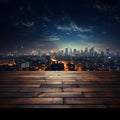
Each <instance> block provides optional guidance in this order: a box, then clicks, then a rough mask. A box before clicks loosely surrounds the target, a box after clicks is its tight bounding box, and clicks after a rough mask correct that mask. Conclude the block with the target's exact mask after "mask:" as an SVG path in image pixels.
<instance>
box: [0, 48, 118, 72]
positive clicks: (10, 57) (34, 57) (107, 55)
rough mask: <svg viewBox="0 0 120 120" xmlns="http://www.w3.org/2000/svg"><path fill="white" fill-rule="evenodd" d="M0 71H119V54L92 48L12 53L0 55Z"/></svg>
mask: <svg viewBox="0 0 120 120" xmlns="http://www.w3.org/2000/svg"><path fill="white" fill-rule="evenodd" d="M0 71H120V52H119V51H118V52H111V51H110V49H108V48H107V49H106V50H104V51H100V50H99V51H95V49H94V47H92V48H90V49H88V48H85V49H84V50H82V49H81V50H77V49H71V48H65V49H64V50H56V51H53V50H51V51H48V52H46V53H45V52H42V51H41V50H40V49H37V53H36V54H35V51H32V52H31V54H20V53H18V51H14V52H13V53H11V52H10V53H9V54H7V55H6V54H1V55H0Z"/></svg>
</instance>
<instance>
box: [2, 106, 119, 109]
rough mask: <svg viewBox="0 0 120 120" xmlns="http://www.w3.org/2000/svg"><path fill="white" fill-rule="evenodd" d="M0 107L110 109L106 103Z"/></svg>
mask: <svg viewBox="0 0 120 120" xmlns="http://www.w3.org/2000/svg"><path fill="white" fill-rule="evenodd" d="M0 108H2V109H5V108H7V109H8V108H16V109H17V108H61V109H62V108H63V109H64V108H70V109H72V108H102V109H103V108H104V109H108V107H107V106H106V105H0ZM118 108H120V106H119V107H118Z"/></svg>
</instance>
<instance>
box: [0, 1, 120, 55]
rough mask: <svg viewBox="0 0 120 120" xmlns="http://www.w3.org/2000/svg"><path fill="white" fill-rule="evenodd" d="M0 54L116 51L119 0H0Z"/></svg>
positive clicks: (118, 42)
mask: <svg viewBox="0 0 120 120" xmlns="http://www.w3.org/2000/svg"><path fill="white" fill-rule="evenodd" d="M0 13H1V14H0V15H1V20H0V26H1V27H0V34H1V35H0V40H1V44H0V53H9V52H11V51H12V52H13V51H15V50H18V51H20V52H22V53H31V51H35V50H37V49H38V48H40V49H41V50H43V51H49V50H56V49H64V48H72V49H74V48H76V49H85V48H86V47H88V48H91V47H95V48H96V49H97V50H98V49H101V50H105V49H106V48H109V49H110V50H112V51H119V50H120V49H119V46H120V41H119V38H120V34H119V33H120V14H119V13H120V1H119V0H109V1H104V0H57V1H56V0H51V1H49V0H39V1H37V0H0Z"/></svg>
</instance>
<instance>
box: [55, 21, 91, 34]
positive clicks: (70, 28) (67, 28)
mask: <svg viewBox="0 0 120 120" xmlns="http://www.w3.org/2000/svg"><path fill="white" fill-rule="evenodd" d="M57 30H62V31H73V32H93V30H92V29H91V28H82V27H79V26H78V25H77V24H75V23H74V22H71V23H70V24H69V25H68V26H60V25H58V26H57Z"/></svg>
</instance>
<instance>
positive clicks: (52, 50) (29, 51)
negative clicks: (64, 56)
mask: <svg viewBox="0 0 120 120" xmlns="http://www.w3.org/2000/svg"><path fill="white" fill-rule="evenodd" d="M92 47H93V48H94V51H96V52H101V51H103V52H105V51H106V49H109V50H110V52H112V53H115V52H120V50H112V49H110V48H109V47H108V48H105V49H100V48H96V47H95V46H92ZM92 47H84V48H74V47H72V48H71V47H65V48H60V49H57V48H56V49H49V50H44V49H41V48H36V49H30V50H24V49H23V48H22V49H19V50H10V51H6V52H5V51H4V52H0V54H9V53H11V54H13V53H15V52H16V51H17V53H18V54H26V55H31V53H32V52H34V53H35V55H36V54H38V49H39V50H40V52H42V53H48V52H58V51H61V50H63V52H65V49H66V48H68V49H72V52H73V50H74V49H76V50H77V51H80V52H81V50H83V51H85V49H86V48H87V49H88V51H89V50H90V49H91V48H92Z"/></svg>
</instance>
